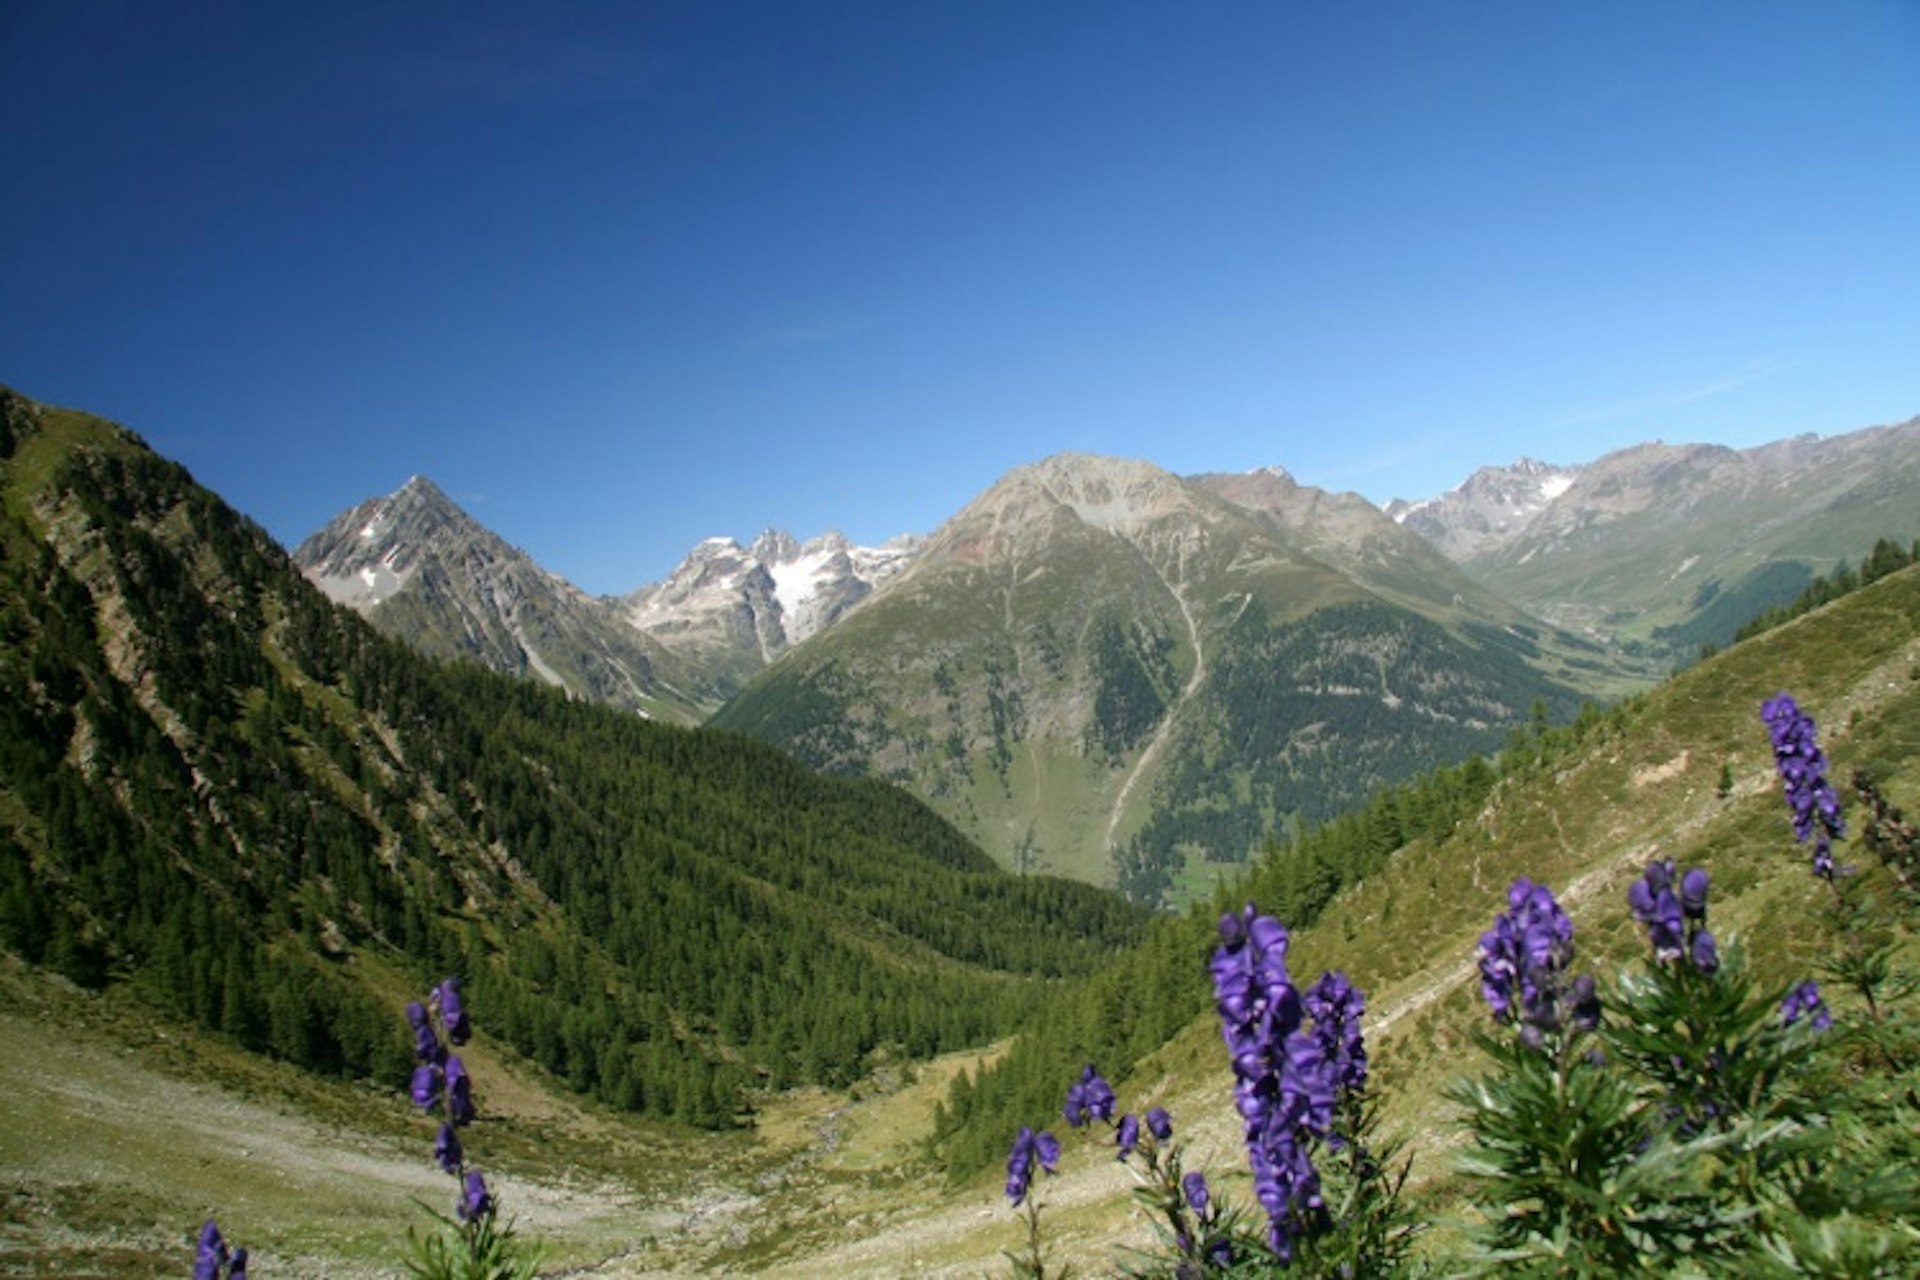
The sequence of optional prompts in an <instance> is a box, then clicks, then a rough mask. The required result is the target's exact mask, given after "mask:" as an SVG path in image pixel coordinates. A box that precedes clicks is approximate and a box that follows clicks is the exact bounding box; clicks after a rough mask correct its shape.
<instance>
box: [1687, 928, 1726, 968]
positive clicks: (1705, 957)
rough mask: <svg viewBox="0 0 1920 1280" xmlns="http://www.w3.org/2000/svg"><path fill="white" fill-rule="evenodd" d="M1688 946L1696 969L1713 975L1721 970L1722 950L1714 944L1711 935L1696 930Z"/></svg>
mask: <svg viewBox="0 0 1920 1280" xmlns="http://www.w3.org/2000/svg"><path fill="white" fill-rule="evenodd" d="M1687 945H1688V949H1689V951H1690V952H1691V953H1692V958H1693V967H1694V968H1696V969H1698V970H1699V971H1700V972H1702V973H1713V972H1714V971H1716V970H1717V969H1719V968H1720V950H1719V948H1718V947H1717V946H1716V945H1715V944H1714V941H1713V935H1712V934H1711V933H1708V932H1707V931H1706V930H1705V929H1696V930H1695V931H1694V933H1693V937H1692V938H1690V939H1689V940H1688V944H1687Z"/></svg>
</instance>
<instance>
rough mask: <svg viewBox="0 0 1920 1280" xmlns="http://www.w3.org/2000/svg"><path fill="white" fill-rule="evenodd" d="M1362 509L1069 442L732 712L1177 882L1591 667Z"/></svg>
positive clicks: (1139, 877)
mask: <svg viewBox="0 0 1920 1280" xmlns="http://www.w3.org/2000/svg"><path fill="white" fill-rule="evenodd" d="M1598 659H1599V655H1598V654H1597V652H1580V651H1578V646H1574V647H1571V648H1570V647H1568V646H1567V645H1566V644H1565V643H1564V641H1563V640H1562V639H1561V638H1558V637H1555V636H1553V635H1552V634H1551V633H1549V632H1548V631H1547V629H1545V628H1542V627H1540V626H1539V625H1537V624H1535V623H1533V622H1532V621H1531V620H1529V619H1527V618H1525V617H1524V615H1522V614H1520V613H1519V612H1518V611H1517V610H1514V609H1512V608H1511V607H1509V606H1506V605H1504V604H1502V603H1500V602H1499V601H1498V600H1496V599H1494V598H1493V597H1492V596H1490V595H1489V594H1488V593H1487V592H1486V591H1485V590H1483V589H1481V588H1480V587H1478V586H1476V585H1475V584H1474V583H1473V582H1471V581H1470V580H1468V579H1466V578H1465V577H1463V576H1462V575H1461V574H1459V573H1458V572H1457V571H1455V570H1454V569H1453V568H1452V567H1451V566H1450V565H1449V564H1448V563H1447V562H1446V561H1445V559H1444V558H1443V557H1441V556H1440V555H1438V553H1436V552H1435V551H1434V550H1433V549H1432V548H1431V547H1429V546H1427V545H1426V544H1424V543H1423V542H1422V541H1421V540H1420V539H1419V538H1418V537H1416V536H1415V535H1413V534H1411V533H1409V532H1408V531H1406V530H1404V529H1402V528H1400V527H1399V526H1398V525H1396V524H1394V523H1393V522H1392V521H1391V520H1390V519H1388V518H1387V517H1386V516H1385V515H1383V514H1382V513H1380V512H1379V511H1377V510H1375V509H1374V508H1372V507H1371V506H1370V505H1368V504H1367V503H1366V502H1365V501H1363V500H1361V499H1359V498H1356V497H1352V496H1350V495H1347V496H1338V495H1330V494H1324V493H1321V492H1320V491H1318V490H1312V489H1308V488H1306V487H1303V486H1300V485H1297V484H1295V483H1294V482H1293V481H1292V480H1291V479H1289V478H1288V477H1286V476H1285V475H1284V473H1280V472H1268V473H1264V474H1258V475H1253V476H1246V477H1219V476H1212V477H1197V478H1194V479H1190V480H1183V479H1181V478H1179V477H1176V476H1174V475H1172V474H1170V473H1168V472H1166V471H1163V470H1161V469H1160V468H1158V467H1154V466H1152V465H1151V464H1148V463H1145V462H1135V461H1124V460H1119V459H1112V458H1099V457H1090V456H1086V455H1075V454H1063V455H1060V456H1057V457H1054V458H1049V459H1047V460H1045V461H1043V462H1040V463H1036V464H1033V465H1031V466H1027V467H1022V468H1019V469H1017V470H1015V471H1013V472H1011V473H1009V474H1008V475H1007V476H1005V477H1004V478H1002V479H1001V480H1000V481H999V482H998V483H996V484H995V485H993V486H992V487H991V488H990V489H988V490H987V491H986V492H985V493H983V494H982V495H981V496H980V497H979V498H977V499H975V500H974V501H973V502H972V503H970V504H968V506H967V507H966V508H964V509H963V510H962V511H961V512H959V513H958V514H957V515H955V516H954V517H953V518H952V519H951V520H949V521H948V522H947V523H946V524H945V525H943V526H942V527H941V528H940V529H939V530H938V531H936V532H935V533H934V534H933V535H932V536H931V537H930V538H929V539H928V540H927V543H926V545H925V547H924V549H923V550H922V551H921V552H920V553H919V555H918V556H917V557H916V558H915V559H914V561H913V563H912V564H911V565H910V566H909V567H908V568H907V569H906V570H905V571H904V572H902V573H901V574H900V575H899V576H898V577H897V578H895V579H894V580H893V581H892V582H890V583H888V584H887V585H886V586H884V587H883V588H881V589H880V590H878V591H876V592H875V593H874V594H873V596H872V597H871V598H870V599H869V600H868V601H867V602H866V603H865V604H864V605H863V606H862V607H861V608H860V609H859V610H857V611H855V612H853V613H851V614H849V615H847V616H846V617H845V618H844V619H843V620H842V621H841V622H840V623H838V624H837V625H836V626H835V627H834V628H833V629H832V630H831V631H829V632H826V633H824V634H822V635H820V636H816V637H815V638H814V639H812V640H811V641H809V642H808V643H807V644H804V645H802V646H800V647H799V648H797V649H795V650H793V651H792V652H790V653H788V654H787V655H786V656H785V657H783V658H782V659H780V660H779V661H777V662H776V663H775V664H774V665H773V666H772V667H771V668H769V669H768V671H767V672H766V673H765V674H764V675H762V676H760V677H759V678H757V679H756V680H755V681H754V682H753V683H752V684H751V685H749V686H748V687H747V688H746V689H745V690H743V691H742V692H741V693H740V694H739V695H738V696H736V697H735V698H734V699H733V700H732V701H731V702H729V703H728V705H727V706H726V707H725V708H723V709H722V711H721V712H720V713H719V714H718V715H717V716H716V717H715V719H714V721H713V723H715V724H716V725H720V726H725V727H729V728H735V729H740V730H744V731H746V732H749V733H753V734H756V735H759V736H762V737H765V738H767V739H768V740H770V741H773V742H775V743H778V744H780V745H782V746H784V747H786V748H788V749H790V750H792V751H794V752H795V753H796V754H798V755H799V756H800V758H802V759H803V760H806V761H808V762H809V763H811V764H814V765H816V766H818V767H821V768H826V769H831V770H836V771H841V772H848V773H866V774H872V775H874V776H878V777H884V778H887V779H890V780H892V781H896V782H899V783H901V784H902V785H904V786H907V787H908V788H909V789H911V790H913V791H914V792H915V793H916V794H918V795H921V796H923V797H924V798H926V799H927V800H928V802H929V803H931V804H933V805H934V806H935V807H936V808H937V809H938V810H939V811H940V812H942V813H943V814H946V815H947V816H948V817H949V818H951V819H952V820H953V821H955V822H956V823H957V824H959V825H960V827H961V829H962V830H965V831H967V832H969V833H970V834H971V835H973V836H974V837H975V838H976V839H978V840H979V841H980V842H981V843H982V844H983V845H985V846H986V847H987V848H988V849H990V850H991V851H993V852H994V853H995V854H996V856H998V857H1000V858H1001V859H1003V860H1005V861H1006V862H1008V863H1010V864H1011V865H1014V866H1016V867H1021V868H1030V867H1035V866H1046V867H1050V868H1053V869H1056V870H1060V871H1063V872H1065V873H1067V874H1070V875H1075V876H1079V877H1083V878H1086V879H1090V880H1096V881H1098V880H1107V879H1112V878H1114V877H1116V876H1117V878H1118V879H1119V881H1120V883H1122V884H1123V885H1125V886H1126V887H1127V888H1128V889H1129V890H1130V891H1131V892H1133V893H1135V894H1136V895H1138V896H1141V897H1143V898H1149V899H1151V898H1154V897H1157V896H1158V895H1159V894H1160V892H1161V891H1163V890H1164V889H1165V888H1166V887H1167V885H1168V883H1169V881H1170V879H1171V878H1173V877H1175V876H1177V875H1179V874H1181V872H1182V870H1183V868H1184V867H1185V866H1186V864H1187V863H1188V862H1190V861H1191V862H1193V863H1195V864H1196V865H1197V864H1198V863H1200V862H1202V861H1205V860H1208V859H1211V860H1213V861H1216V862H1237V861H1239V860H1241V859H1243V858H1244V857H1245V856H1246V855H1247V853H1248V851H1249V850H1250V849H1251V848H1253V847H1255V846H1256V845H1258V844H1259V843H1260V841H1261V840H1262V839H1263V838H1264V836H1265V835H1266V833H1267V832H1268V831H1269V830H1277V829H1282V828H1284V827H1287V826H1288V825H1290V824H1293V823H1298V822H1302V821H1316V820H1319V819H1322V818H1325V817H1328V816H1331V815H1332V814H1334V813H1337V812H1339V811H1340V809H1341V808H1343V807H1345V806H1347V805H1349V804H1351V803H1353V802H1354V801H1356V800H1358V799H1359V798H1361V797H1363V796H1364V795H1366V794H1367V793H1368V792H1369V791H1371V790H1372V789H1373V788H1374V787H1376V786H1378V785H1380V784H1381V783H1382V782H1385V781H1389V780H1392V779H1395V778H1399V777H1403V776H1405V775H1406V774H1407V773H1408V772H1410V771H1412V770H1414V769H1417V768H1420V767H1424V766H1425V765H1428V764H1432V763H1434V762H1436V761H1440V760H1449V759H1456V758H1459V757H1462V756H1465V755H1467V754H1468V753H1470V752H1473V751H1476V750H1479V751H1484V750H1489V749H1492V748H1494V747H1497V746H1498V745H1499V743H1500V742H1501V741H1502V740H1503V738H1504V736H1505V734H1506V732H1507V730H1508V728H1509V727H1510V726H1511V725H1513V724H1514V723H1516V722H1518V721H1520V720H1522V719H1524V718H1525V717H1526V715H1527V714H1528V708H1529V707H1530V706H1532V704H1533V703H1534V702H1535V701H1536V700H1539V701H1541V702H1542V703H1543V704H1544V705H1546V706H1547V707H1550V708H1551V709H1552V710H1553V711H1554V712H1557V713H1570V712H1571V710H1572V708H1573V706H1574V705H1575V703H1576V702H1577V700H1578V699H1577V695H1576V694H1575V693H1574V691H1573V688H1572V686H1571V684H1570V683H1569V682H1568V680H1566V679H1565V678H1562V677H1561V676H1559V675H1554V676H1550V675H1548V674H1545V673H1544V671H1545V670H1546V669H1547V668H1548V667H1549V666H1553V667H1554V668H1555V670H1556V671H1558V672H1564V673H1576V674H1577V672H1576V669H1575V668H1574V667H1572V666H1569V665H1566V664H1567V663H1569V662H1577V663H1585V664H1588V665H1589V666H1591V667H1593V668H1594V669H1595V670H1599V669H1600V668H1601V667H1602V666H1603V664H1602V663H1600V662H1599V660H1598Z"/></svg>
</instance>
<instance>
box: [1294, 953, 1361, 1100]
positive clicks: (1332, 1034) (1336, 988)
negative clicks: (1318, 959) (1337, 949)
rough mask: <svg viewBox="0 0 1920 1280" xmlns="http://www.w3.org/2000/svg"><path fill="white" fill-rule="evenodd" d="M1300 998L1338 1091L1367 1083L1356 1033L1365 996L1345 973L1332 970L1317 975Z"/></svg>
mask: <svg viewBox="0 0 1920 1280" xmlns="http://www.w3.org/2000/svg"><path fill="white" fill-rule="evenodd" d="M1301 999H1302V1003H1303V1004H1304V1005H1305V1007H1306V1011H1307V1014H1308V1016H1310V1017H1311V1018H1312V1019H1313V1038H1314V1040H1315V1041H1317V1042H1318V1044H1319V1046H1320V1052H1321V1053H1322V1054H1324V1055H1325V1056H1326V1059H1327V1065H1328V1068H1329V1069H1330V1070H1331V1072H1332V1074H1333V1084H1334V1087H1335V1088H1336V1089H1338V1090H1340V1091H1341V1092H1342V1093H1354V1092H1357V1091H1359V1090H1360V1089H1361V1088H1362V1087H1363V1086H1364V1085H1365V1084H1366V1083H1367V1046H1366V1041H1365V1040H1364V1039H1363V1038H1362V1036H1361V1033H1360V1015H1362V1014H1363V1013H1365V1012H1366V1011H1367V998H1366V996H1365V995H1364V994H1362V993H1361V991H1360V988H1358V987H1356V986H1354V985H1353V983H1351V982H1349V981H1348V980H1347V975H1346V974H1344V973H1341V972H1340V971H1339V970H1335V971H1333V972H1332V973H1323V974H1321V975H1320V980H1319V981H1318V982H1316V983H1314V984H1313V985H1312V986H1311V987H1308V988H1307V993H1306V995H1305V996H1303V997H1302V998H1301Z"/></svg>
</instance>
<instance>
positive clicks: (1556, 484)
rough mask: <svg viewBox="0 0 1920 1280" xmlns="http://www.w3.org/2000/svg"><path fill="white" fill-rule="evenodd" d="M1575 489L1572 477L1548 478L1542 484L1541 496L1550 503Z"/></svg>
mask: <svg viewBox="0 0 1920 1280" xmlns="http://www.w3.org/2000/svg"><path fill="white" fill-rule="evenodd" d="M1571 488H1573V477H1572V476H1548V477H1547V478H1546V479H1545V480H1542V481H1541V482H1540V496H1541V497H1542V498H1545V499H1546V500H1547V501H1548V502H1552V501H1553V500H1554V499H1555V498H1557V497H1559V496H1560V495H1561V494H1563V493H1565V492H1566V491H1567V490H1569V489H1571Z"/></svg>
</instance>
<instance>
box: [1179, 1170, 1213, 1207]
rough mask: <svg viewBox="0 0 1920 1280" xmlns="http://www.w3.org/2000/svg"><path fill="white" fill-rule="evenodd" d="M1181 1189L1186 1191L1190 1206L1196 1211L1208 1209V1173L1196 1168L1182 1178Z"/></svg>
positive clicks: (1188, 1205)
mask: <svg viewBox="0 0 1920 1280" xmlns="http://www.w3.org/2000/svg"><path fill="white" fill-rule="evenodd" d="M1180 1190H1181V1191H1182V1192H1183V1193H1185V1195H1186V1197H1187V1207H1188V1208H1190V1209H1192V1210H1193V1211H1194V1212H1195V1213H1205V1212H1206V1211H1207V1201H1208V1199H1209V1193H1208V1191H1207V1175H1206V1174H1204V1173H1201V1172H1200V1171H1199V1170H1197V1169H1196V1170H1194V1171H1193V1172H1192V1173H1190V1174H1188V1175H1187V1176H1186V1177H1184V1178H1182V1179H1180Z"/></svg>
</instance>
